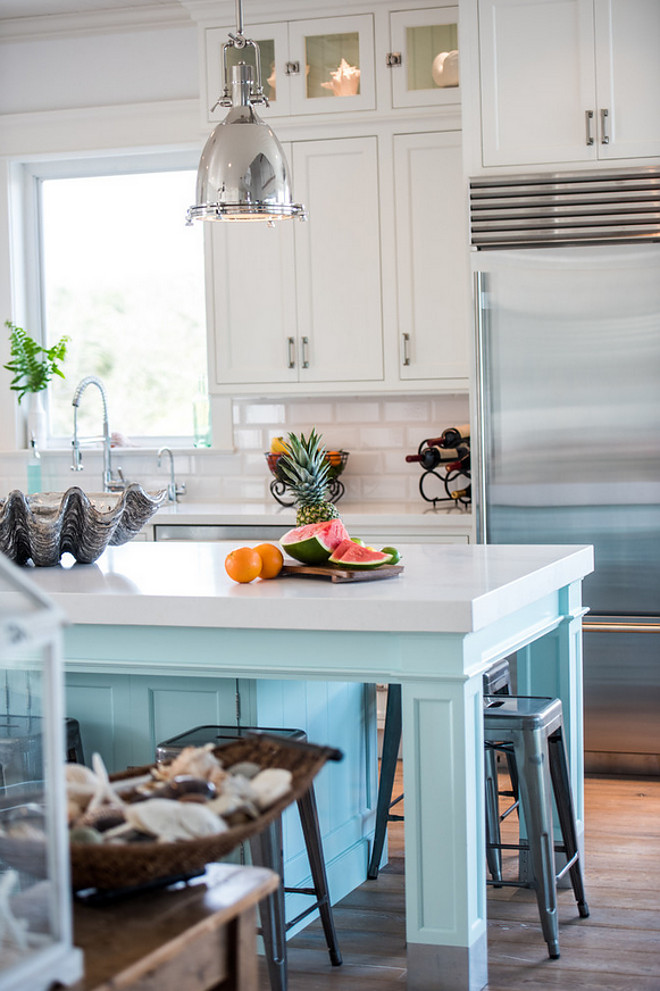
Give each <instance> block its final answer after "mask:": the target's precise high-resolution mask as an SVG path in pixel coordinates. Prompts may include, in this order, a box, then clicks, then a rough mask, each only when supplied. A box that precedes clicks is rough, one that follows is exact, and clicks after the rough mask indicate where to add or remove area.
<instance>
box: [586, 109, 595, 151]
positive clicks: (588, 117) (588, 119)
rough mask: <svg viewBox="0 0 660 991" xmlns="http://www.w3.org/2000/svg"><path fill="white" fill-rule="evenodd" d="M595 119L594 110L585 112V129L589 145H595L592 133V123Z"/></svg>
mask: <svg viewBox="0 0 660 991" xmlns="http://www.w3.org/2000/svg"><path fill="white" fill-rule="evenodd" d="M593 119H594V112H593V110H585V111H584V123H585V128H586V133H587V144H588V145H592V144H593V143H594V136H593V134H592V133H591V123H592V121H593Z"/></svg>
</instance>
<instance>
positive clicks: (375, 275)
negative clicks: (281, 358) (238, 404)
mask: <svg viewBox="0 0 660 991" xmlns="http://www.w3.org/2000/svg"><path fill="white" fill-rule="evenodd" d="M293 162H294V168H293V171H294V176H295V183H296V196H298V197H299V198H300V199H302V201H303V202H304V203H305V204H306V205H307V206H308V209H309V221H308V223H307V224H302V225H299V226H297V227H296V231H295V235H296V244H295V249H296V272H297V281H298V334H299V337H300V338H301V340H302V337H307V338H308V340H309V344H308V347H307V348H306V357H307V358H308V360H309V367H308V368H304V367H301V369H300V381H301V382H303V381H304V382H332V381H337V382H347V381H364V380H372V381H373V380H380V379H382V377H383V345H382V307H381V294H380V225H379V208H378V165H377V140H376V138H375V137H366V138H346V139H340V140H336V141H334V140H333V141H301V142H296V143H295V144H294V150H293Z"/></svg>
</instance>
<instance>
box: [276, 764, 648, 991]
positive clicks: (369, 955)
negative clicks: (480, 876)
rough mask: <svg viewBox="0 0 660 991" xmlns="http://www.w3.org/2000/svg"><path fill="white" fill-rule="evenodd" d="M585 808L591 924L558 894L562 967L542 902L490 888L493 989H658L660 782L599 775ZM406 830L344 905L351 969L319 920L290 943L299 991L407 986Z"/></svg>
mask: <svg viewBox="0 0 660 991" xmlns="http://www.w3.org/2000/svg"><path fill="white" fill-rule="evenodd" d="M399 790H400V789H399ZM396 793H397V794H398V792H396ZM585 802H586V816H585V819H586V855H585V861H586V883H587V898H588V901H589V907H590V909H591V916H590V917H589V918H588V919H579V917H578V915H577V911H576V909H575V902H574V899H573V895H572V892H571V891H569V890H562V891H560V893H559V926H560V930H559V941H560V948H561V957H560V959H559V960H550V959H549V958H548V957H547V954H546V946H545V943H544V941H543V937H542V934H541V928H540V922H539V917H538V913H537V908H536V900H535V897H534V894H533V892H531V891H529V890H525V889H518V888H501V889H493V888H491V887H489V889H488V955H489V977H490V980H489V983H488V989H489V991H543V989H553V991H660V780H659V779H647V778H638V779H633V778H617V779H615V778H606V777H589V778H587V780H586V782H585ZM403 828H404V826H403V824H399V823H391V824H390V826H389V834H388V841H389V848H390V862H389V864H388V866H387V867H386V868H385V869H384V870H383V871H382V872H381V874H380V875H379V877H378V880H376V881H366V882H365V883H364V884H363V885H361V886H360V887H359V888H357V889H356V890H355V891H353V892H351V894H350V895H348V897H346V898H345V899H344V900H343V901H342V902H340V903H339V904H338V905H337V906H335V924H336V927H337V931H338V936H339V942H340V946H341V950H342V954H343V958H344V963H343V965H342V966H341V967H332V966H331V965H330V962H329V959H328V955H327V951H326V947H325V942H324V939H323V934H322V931H321V929H320V926H319V924H318V923H316V922H315V923H313V924H312V925H311V926H309V927H308V928H307V929H306V930H305V931H304V932H303V933H301V934H299V935H298V936H297V937H295V939H293V940H291V941H290V942H289V991H402V989H403V988H405V987H406V955H405V924H404V873H405V865H404V859H403ZM510 859H512V858H510ZM509 867H511V863H510V864H509ZM262 963H263V962H262ZM260 975H261V981H260V987H261V989H262V991H268V986H269V985H268V980H267V978H266V974H265V968H263V966H262V968H261V971H260ZM429 991H431V989H429Z"/></svg>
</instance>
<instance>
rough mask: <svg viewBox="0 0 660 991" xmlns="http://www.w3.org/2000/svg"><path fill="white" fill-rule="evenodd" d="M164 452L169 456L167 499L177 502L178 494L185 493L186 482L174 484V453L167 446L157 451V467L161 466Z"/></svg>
mask: <svg viewBox="0 0 660 991" xmlns="http://www.w3.org/2000/svg"><path fill="white" fill-rule="evenodd" d="M164 454H168V455H169V458H170V481H169V485H168V486H167V501H168V502H177V500H178V498H179V496H180V495H185V494H186V483H185V482H182V484H181V485H177V484H176V478H175V477H174V455H173V454H172V452H171V450H170V449H169V447H161V449H160V451H159V452H158V467H159V468H160V466H161V463H162V459H163V455H164Z"/></svg>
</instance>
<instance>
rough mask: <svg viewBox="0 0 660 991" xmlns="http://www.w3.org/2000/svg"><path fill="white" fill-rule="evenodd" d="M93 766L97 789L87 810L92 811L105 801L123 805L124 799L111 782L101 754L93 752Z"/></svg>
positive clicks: (110, 803)
mask: <svg viewBox="0 0 660 991" xmlns="http://www.w3.org/2000/svg"><path fill="white" fill-rule="evenodd" d="M92 767H93V769H94V775H95V777H96V790H95V792H94V794H93V795H92V797H91V798H90V800H89V805H88V806H87V811H88V812H91V811H92V810H93V809H96V808H98V807H99V805H103V804H104V803H108V804H109V805H122V804H123V803H122V799H121V798H120V797H119V795H117V793H116V792H115V790H114V789H113V787H112V785H111V784H110V779H109V778H108V772H107V770H106V767H105V764H104V763H103V758H102V757H101V755H100V754H96V753H95V754H92Z"/></svg>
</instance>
